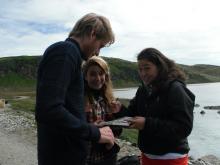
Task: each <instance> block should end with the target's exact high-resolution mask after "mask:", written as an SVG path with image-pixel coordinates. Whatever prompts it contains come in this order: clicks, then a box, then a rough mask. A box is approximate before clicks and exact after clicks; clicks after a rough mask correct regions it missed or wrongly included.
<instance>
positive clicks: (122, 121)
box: [99, 116, 132, 127]
mask: <svg viewBox="0 0 220 165" xmlns="http://www.w3.org/2000/svg"><path fill="white" fill-rule="evenodd" d="M131 119H132V117H128V116H126V117H122V118H118V119H115V120H111V121H103V122H101V123H99V125H100V126H119V127H129V126H130V121H131Z"/></svg>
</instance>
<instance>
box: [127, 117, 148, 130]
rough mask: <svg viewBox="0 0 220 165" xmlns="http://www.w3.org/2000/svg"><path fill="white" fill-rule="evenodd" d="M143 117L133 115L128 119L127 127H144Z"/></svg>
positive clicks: (140, 128) (139, 128)
mask: <svg viewBox="0 0 220 165" xmlns="http://www.w3.org/2000/svg"><path fill="white" fill-rule="evenodd" d="M144 125H145V117H141V116H135V117H133V118H132V119H131V120H130V126H129V128H135V129H138V130H142V129H144Z"/></svg>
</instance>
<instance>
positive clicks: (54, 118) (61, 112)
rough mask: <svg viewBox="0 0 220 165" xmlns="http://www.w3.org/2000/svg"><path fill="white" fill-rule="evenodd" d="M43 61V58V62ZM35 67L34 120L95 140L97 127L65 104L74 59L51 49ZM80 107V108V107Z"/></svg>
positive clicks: (60, 130) (97, 137) (96, 138)
mask: <svg viewBox="0 0 220 165" xmlns="http://www.w3.org/2000/svg"><path fill="white" fill-rule="evenodd" d="M45 61H46V62H45ZM45 61H44V64H42V66H40V67H39V73H38V74H39V75H38V87H37V100H36V120H37V122H38V123H40V124H44V125H46V126H47V127H50V128H52V129H55V130H59V132H60V133H65V134H73V135H74V137H79V138H83V139H89V140H94V141H97V140H99V138H100V132H99V130H98V128H97V127H95V126H93V125H91V124H88V123H87V122H85V121H84V120H81V119H80V118H78V117H77V115H73V114H72V113H70V111H69V110H68V109H67V107H66V106H65V105H66V103H65V100H66V97H67V96H66V94H67V90H68V87H69V84H70V82H71V79H74V72H75V71H76V70H77V69H78V68H77V61H76V59H75V61H74V60H73V59H70V56H69V55H68V54H62V53H59V51H57V52H53V57H52V58H49V59H47V60H45ZM82 111H83V109H82Z"/></svg>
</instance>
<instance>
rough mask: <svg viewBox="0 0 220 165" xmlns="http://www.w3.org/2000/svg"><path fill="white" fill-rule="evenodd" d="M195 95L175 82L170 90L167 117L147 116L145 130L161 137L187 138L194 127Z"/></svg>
mask: <svg viewBox="0 0 220 165" xmlns="http://www.w3.org/2000/svg"><path fill="white" fill-rule="evenodd" d="M194 100H195V96H194V95H193V94H192V93H191V92H190V91H189V90H188V89H187V88H186V87H185V85H183V84H180V83H173V84H172V86H171V88H170V90H169V91H168V98H167V103H165V105H166V107H164V111H166V113H167V115H166V116H167V117H166V119H159V118H156V117H154V118H153V117H147V118H146V122H145V128H144V130H145V131H148V133H149V134H153V135H155V136H157V137H160V138H165V139H173V140H179V139H183V138H186V137H187V136H188V135H189V134H190V133H191V131H192V127H193V109H194Z"/></svg>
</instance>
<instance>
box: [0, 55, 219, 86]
mask: <svg viewBox="0 0 220 165" xmlns="http://www.w3.org/2000/svg"><path fill="white" fill-rule="evenodd" d="M104 59H105V60H106V61H107V62H108V63H109V66H110V71H111V77H112V81H113V84H114V87H116V88H117V87H131V86H137V85H138V84H139V78H138V73H137V63H136V62H130V61H126V60H122V59H118V58H106V57H104ZM39 61H40V56H17V57H4V58H0V88H13V89H19V88H34V87H35V86H36V71H37V66H38V63H39ZM179 66H180V67H181V68H182V69H183V71H184V72H185V73H186V74H187V77H188V79H187V83H207V82H220V66H213V65H193V66H188V65H181V64H180V65H179Z"/></svg>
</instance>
